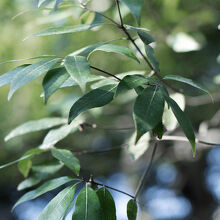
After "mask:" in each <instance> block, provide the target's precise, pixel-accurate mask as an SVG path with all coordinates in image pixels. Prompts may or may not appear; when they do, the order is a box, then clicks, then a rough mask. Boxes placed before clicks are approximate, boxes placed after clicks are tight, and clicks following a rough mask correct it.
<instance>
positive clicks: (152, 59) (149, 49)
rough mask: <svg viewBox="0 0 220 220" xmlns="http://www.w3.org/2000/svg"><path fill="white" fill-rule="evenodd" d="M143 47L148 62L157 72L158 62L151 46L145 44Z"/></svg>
mask: <svg viewBox="0 0 220 220" xmlns="http://www.w3.org/2000/svg"><path fill="white" fill-rule="evenodd" d="M145 49H146V54H147V57H148V59H149V60H150V63H151V65H152V66H153V68H154V70H156V71H157V72H160V67H159V62H158V60H157V58H156V57H155V55H154V50H153V48H152V47H151V46H149V45H147V46H145Z"/></svg>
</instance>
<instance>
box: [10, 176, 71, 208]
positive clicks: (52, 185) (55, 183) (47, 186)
mask: <svg viewBox="0 0 220 220" xmlns="http://www.w3.org/2000/svg"><path fill="white" fill-rule="evenodd" d="M73 180H74V179H73V178H71V177H68V176H63V177H59V178H55V179H52V180H49V181H47V182H45V183H44V184H43V185H41V186H39V187H38V188H37V189H34V190H32V191H29V192H27V193H26V194H24V195H23V196H22V197H21V198H20V199H19V200H18V201H17V202H16V203H15V205H14V206H13V208H12V209H14V208H15V207H17V206H18V205H19V204H21V203H23V202H26V201H29V200H32V199H35V198H37V197H39V196H41V195H43V194H44V193H46V192H49V191H51V190H53V189H56V188H58V187H59V186H62V185H64V184H65V183H68V182H70V181H73Z"/></svg>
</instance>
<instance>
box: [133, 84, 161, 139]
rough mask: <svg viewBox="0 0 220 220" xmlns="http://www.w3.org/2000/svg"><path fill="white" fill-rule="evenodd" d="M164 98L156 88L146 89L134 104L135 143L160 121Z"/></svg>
mask: <svg viewBox="0 0 220 220" xmlns="http://www.w3.org/2000/svg"><path fill="white" fill-rule="evenodd" d="M163 110H164V98H163V95H162V93H161V91H160V90H159V89H158V87H147V88H146V89H144V91H143V92H142V93H141V94H140V95H139V96H138V97H137V99H136V101H135V104H134V121H135V125H136V129H137V136H136V143H137V141H138V140H139V139H140V137H141V136H142V135H143V134H145V133H146V132H148V131H150V130H152V129H153V128H154V127H155V126H156V125H157V124H158V123H159V122H160V121H161V119H162V115H163Z"/></svg>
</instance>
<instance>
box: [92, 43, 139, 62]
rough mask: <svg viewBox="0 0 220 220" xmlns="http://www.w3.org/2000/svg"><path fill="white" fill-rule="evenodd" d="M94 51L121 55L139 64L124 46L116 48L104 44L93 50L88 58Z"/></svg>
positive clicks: (116, 46)
mask: <svg viewBox="0 0 220 220" xmlns="http://www.w3.org/2000/svg"><path fill="white" fill-rule="evenodd" d="M95 51H104V52H111V53H118V54H122V55H125V56H127V57H130V58H132V59H134V60H136V61H137V62H138V63H140V61H139V60H138V58H137V57H136V55H135V54H134V52H133V51H132V50H131V49H130V48H127V47H124V46H118V45H115V44H104V45H102V46H100V47H97V48H96V49H94V50H93V51H92V52H91V53H90V54H89V56H90V55H91V54H92V53H94V52H95Z"/></svg>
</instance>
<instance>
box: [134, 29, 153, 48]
mask: <svg viewBox="0 0 220 220" xmlns="http://www.w3.org/2000/svg"><path fill="white" fill-rule="evenodd" d="M137 33H138V36H139V37H140V38H141V40H142V41H143V42H144V44H145V45H148V44H150V43H152V42H154V41H155V40H154V38H153V37H152V36H151V35H149V34H147V33H146V32H144V31H141V30H138V31H137Z"/></svg>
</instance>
